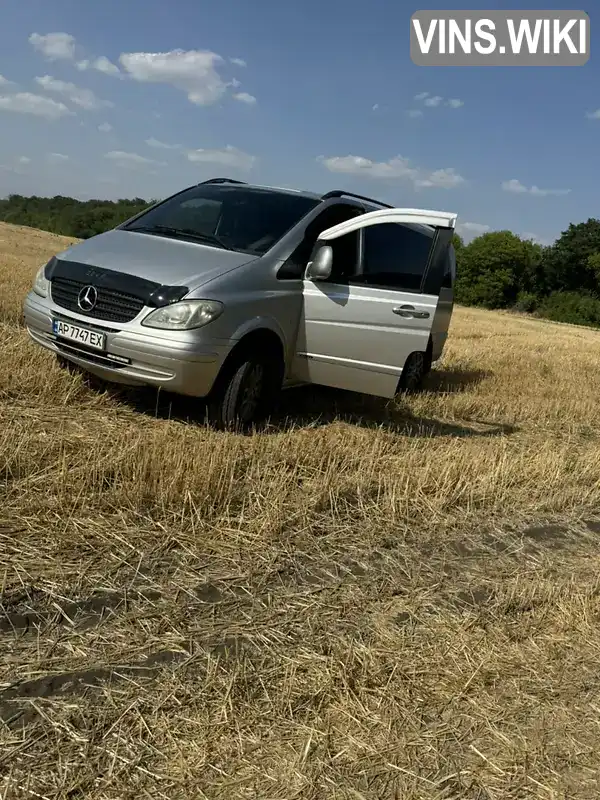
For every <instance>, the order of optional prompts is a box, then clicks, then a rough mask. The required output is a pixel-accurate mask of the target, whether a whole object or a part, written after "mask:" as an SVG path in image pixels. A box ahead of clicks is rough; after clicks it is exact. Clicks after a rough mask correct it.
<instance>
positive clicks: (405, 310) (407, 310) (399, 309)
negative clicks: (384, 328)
mask: <svg viewBox="0 0 600 800" xmlns="http://www.w3.org/2000/svg"><path fill="white" fill-rule="evenodd" d="M392 311H393V312H394V314H398V316H399V317H413V318H414V319H428V317H429V311H417V310H416V308H415V307H414V306H409V305H405V306H396V308H393V309H392Z"/></svg>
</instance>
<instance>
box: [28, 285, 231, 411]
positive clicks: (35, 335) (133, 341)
mask: <svg viewBox="0 0 600 800" xmlns="http://www.w3.org/2000/svg"><path fill="white" fill-rule="evenodd" d="M23 314H24V317H25V324H26V326H27V330H28V332H29V335H30V336H31V338H32V339H33V341H34V342H36V343H37V344H39V345H41V346H42V347H45V348H47V349H48V350H52V351H53V352H55V353H57V354H60V355H62V356H64V357H65V358H68V359H69V361H72V362H73V363H75V364H78V365H79V366H81V367H83V368H84V369H85V370H87V371H88V372H91V373H93V374H94V375H97V376H98V377H100V378H102V379H104V380H105V381H109V382H113V383H120V384H125V385H127V386H144V385H146V386H156V387H157V388H162V389H165V390H166V391H170V392H175V393H177V394H185V395H190V396H192V397H205V396H206V395H208V394H209V392H210V390H211V388H212V386H213V383H214V381H215V378H216V377H217V375H218V373H219V370H220V368H221V365H222V364H223V361H224V360H225V358H226V356H227V354H228V352H229V350H230V346H229V345H228V343H226V342H214V341H210V340H206V341H202V340H201V339H200V337H199V332H198V331H194V332H191V331H187V332H179V331H173V332H165V331H161V332H159V335H155V334H154V332H153V331H151V330H149V329H146V328H142V327H141V326H140V325H131V324H130V325H129V326H120V327H119V326H117V325H116V324H114V323H103V322H102V321H101V320H90V319H88V318H86V317H83V316H80V315H78V314H73V313H71V312H70V311H66V309H62V308H60V307H59V306H56V305H54V304H53V303H52V300H51V299H50V298H42V297H39V296H38V295H36V294H35V293H34V292H30V293H29V294H28V295H27V297H26V299H25V303H24V306H23ZM53 319H62V320H66V321H67V322H71V323H73V324H74V325H81V326H82V327H85V328H89V329H91V330H96V331H100V332H102V333H104V334H106V351H102V352H98V351H95V350H92V349H91V348H89V347H85V346H84V345H81V344H79V343H77V342H71V341H68V340H66V339H59V338H57V337H56V336H55V334H54V333H53V331H52V320H53ZM196 337H198V338H196ZM111 356H112V358H111ZM119 359H120V360H119Z"/></svg>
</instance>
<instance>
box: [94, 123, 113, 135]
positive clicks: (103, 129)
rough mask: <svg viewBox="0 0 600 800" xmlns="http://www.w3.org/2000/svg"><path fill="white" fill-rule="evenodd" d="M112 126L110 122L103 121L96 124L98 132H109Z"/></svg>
mask: <svg viewBox="0 0 600 800" xmlns="http://www.w3.org/2000/svg"><path fill="white" fill-rule="evenodd" d="M112 129H113V127H112V125H111V124H110V122H103V123H102V125H98V130H99V131H100V133H110V132H111V131H112Z"/></svg>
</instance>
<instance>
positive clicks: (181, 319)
mask: <svg viewBox="0 0 600 800" xmlns="http://www.w3.org/2000/svg"><path fill="white" fill-rule="evenodd" d="M223 308H224V306H223V303H219V302H217V301H216V300H181V301H180V302H179V303H173V304H172V305H170V306H165V307H164V308H157V309H156V311H151V312H150V314H148V316H147V317H146V318H145V319H143V320H142V325H146V326H147V327H149V328H161V329H162V330H171V331H187V330H190V329H191V328H201V327H202V326H203V325H207V324H208V323H209V322H212V321H213V320H214V319H216V318H217V317H218V316H220V314H222V313H223Z"/></svg>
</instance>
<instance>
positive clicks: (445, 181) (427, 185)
mask: <svg viewBox="0 0 600 800" xmlns="http://www.w3.org/2000/svg"><path fill="white" fill-rule="evenodd" d="M464 182H465V179H464V178H463V176H462V175H459V173H458V172H457V171H456V170H455V169H454V168H453V167H447V168H446V169H435V170H433V171H432V172H429V173H427V174H425V175H423V177H421V178H418V179H417V180H416V181H415V186H416V187H417V188H421V189H432V188H437V189H454V187H455V186H460V184H461V183H464Z"/></svg>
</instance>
